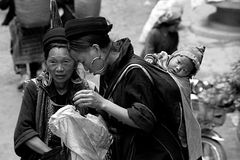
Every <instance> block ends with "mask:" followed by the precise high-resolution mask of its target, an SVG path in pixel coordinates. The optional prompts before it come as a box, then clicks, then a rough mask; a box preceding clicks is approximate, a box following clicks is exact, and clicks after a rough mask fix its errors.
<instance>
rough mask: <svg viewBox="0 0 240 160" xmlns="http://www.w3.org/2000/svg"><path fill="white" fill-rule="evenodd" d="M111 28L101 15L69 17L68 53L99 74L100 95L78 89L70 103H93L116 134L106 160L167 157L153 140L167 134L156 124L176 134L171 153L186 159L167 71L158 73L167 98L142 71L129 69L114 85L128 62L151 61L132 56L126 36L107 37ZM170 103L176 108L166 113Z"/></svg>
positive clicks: (177, 95)
mask: <svg viewBox="0 0 240 160" xmlns="http://www.w3.org/2000/svg"><path fill="white" fill-rule="evenodd" d="M111 28H112V25H111V24H108V23H107V20H106V19H105V18H104V17H88V18H82V19H73V20H69V21H68V22H67V23H66V25H65V30H66V37H67V39H68V40H69V43H70V48H71V52H70V53H71V55H72V57H74V58H75V59H76V60H78V61H79V62H80V63H82V64H83V65H84V67H85V68H86V69H87V70H89V71H90V72H91V73H93V74H100V94H98V93H96V92H94V91H92V90H81V91H79V92H77V93H76V94H75V96H74V98H73V100H74V104H75V105H76V106H78V107H84V106H91V107H93V108H95V109H96V110H98V111H99V112H100V113H101V114H102V115H103V117H104V119H105V120H106V122H107V123H108V126H109V130H110V132H111V133H112V134H113V135H114V142H113V145H112V146H111V150H110V151H109V154H108V155H109V157H110V158H109V157H108V158H109V159H120V160H129V159H137V160H146V159H149V160H154V159H156V160H157V159H158V160H159V159H170V155H169V154H168V152H166V150H165V149H164V148H162V146H161V145H160V144H159V143H158V141H157V138H159V136H169V134H167V135H166V134H162V133H159V130H158V127H159V123H163V124H164V125H166V126H167V127H168V128H169V130H168V131H171V132H172V134H170V135H171V136H173V137H174V138H169V137H168V138H165V139H167V142H168V140H169V141H171V140H173V141H175V140H176V141H175V143H174V144H177V146H178V147H179V148H178V149H176V150H175V149H174V147H169V148H171V149H173V150H174V152H175V153H177V152H180V154H179V155H178V157H177V158H176V159H178V160H179V159H183V157H187V151H186V150H185V149H184V148H183V147H182V146H180V145H179V144H180V140H179V136H180V135H179V134H178V129H179V126H180V123H179V122H180V121H181V120H180V119H181V116H182V115H181V113H180V105H179V104H180V103H181V97H180V96H181V95H180V92H179V89H178V86H177V84H176V83H175V82H174V80H173V79H172V78H171V77H170V75H168V74H167V73H166V72H159V74H160V75H161V78H162V80H161V82H160V84H161V85H162V86H163V87H162V88H161V89H162V92H165V91H166V92H165V93H169V94H165V95H166V97H165V96H160V95H158V94H157V93H156V92H155V91H156V90H155V87H154V85H153V83H151V80H150V79H149V77H148V76H147V75H146V74H145V73H144V72H143V71H142V70H141V69H132V70H131V71H129V72H128V73H127V74H126V76H125V77H124V78H123V79H122V80H121V81H119V83H118V85H117V86H116V87H115V89H113V87H114V85H115V84H116V83H117V80H118V78H119V77H120V74H121V73H122V71H123V70H124V69H125V67H126V66H127V65H128V64H129V63H131V62H133V61H135V60H138V61H141V62H142V64H143V65H144V66H145V67H146V68H147V67H149V68H150V67H151V65H150V64H148V63H147V62H145V61H144V60H143V59H141V58H139V57H138V56H136V55H135V54H134V52H133V47H132V44H131V42H130V40H129V39H128V38H125V39H120V40H118V41H116V42H113V41H111V40H110V38H109V35H108V32H110V30H111ZM171 95H174V96H171ZM170 102H171V103H170ZM170 107H173V108H175V111H174V112H172V111H169V108H170ZM179 120H180V121H179ZM154 135H155V136H154ZM155 138H156V139H155ZM185 138H186V137H185ZM171 144H172V143H170V144H168V145H171ZM186 159H187V158H186Z"/></svg>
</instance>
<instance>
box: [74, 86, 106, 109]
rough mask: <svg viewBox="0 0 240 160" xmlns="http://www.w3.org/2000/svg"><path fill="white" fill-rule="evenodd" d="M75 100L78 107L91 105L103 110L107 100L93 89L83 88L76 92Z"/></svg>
mask: <svg viewBox="0 0 240 160" xmlns="http://www.w3.org/2000/svg"><path fill="white" fill-rule="evenodd" d="M73 102H74V105H75V106H76V107H79V108H82V107H91V108H95V109H96V110H102V109H103V108H104V105H105V103H106V102H107V100H106V99H105V98H103V97H102V96H100V95H99V94H98V93H97V92H95V91H93V90H81V91H78V92H77V93H75V95H74V97H73Z"/></svg>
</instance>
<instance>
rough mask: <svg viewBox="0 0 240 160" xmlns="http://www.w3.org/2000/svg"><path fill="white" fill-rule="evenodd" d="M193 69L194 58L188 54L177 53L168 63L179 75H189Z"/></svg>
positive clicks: (169, 68)
mask: <svg viewBox="0 0 240 160" xmlns="http://www.w3.org/2000/svg"><path fill="white" fill-rule="evenodd" d="M193 69H194V64H193V62H192V60H191V59H189V58H188V57H186V56H181V55H177V56H175V57H173V58H171V59H170V61H169V63H168V70H169V71H170V72H171V73H173V74H175V75H177V76H179V77H185V76H189V75H190V74H191V72H192V71H193Z"/></svg>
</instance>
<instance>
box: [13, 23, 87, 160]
mask: <svg viewBox="0 0 240 160" xmlns="http://www.w3.org/2000/svg"><path fill="white" fill-rule="evenodd" d="M67 44H68V41H67V39H66V38H65V30H64V28H61V27H59V28H54V29H50V30H49V31H48V32H47V33H46V34H45V36H44V40H43V45H44V53H45V66H46V71H44V72H43V73H42V74H41V75H40V76H38V77H37V78H35V79H32V80H30V81H29V82H28V83H27V85H26V88H25V91H24V96H23V100H22V106H21V110H20V113H19V118H18V122H17V125H16V129H15V134H14V146H15V152H16V154H17V155H18V156H20V157H21V158H22V159H23V160H25V159H31V160H34V159H40V158H42V159H67V156H68V150H67V149H66V147H62V146H63V145H62V144H61V140H60V138H59V137H57V136H55V135H53V134H52V132H51V131H50V130H49V126H48V120H49V118H50V116H51V115H52V114H54V113H55V112H56V111H57V110H58V109H59V108H61V107H62V106H64V105H67V104H73V101H72V99H73V96H74V94H75V93H76V92H77V91H79V90H81V89H90V87H89V83H88V82H87V81H85V80H83V79H82V78H80V77H79V76H78V74H77V70H76V68H77V63H76V61H74V60H73V58H72V57H71V56H70V54H69V52H68V45H67ZM91 85H92V84H91Z"/></svg>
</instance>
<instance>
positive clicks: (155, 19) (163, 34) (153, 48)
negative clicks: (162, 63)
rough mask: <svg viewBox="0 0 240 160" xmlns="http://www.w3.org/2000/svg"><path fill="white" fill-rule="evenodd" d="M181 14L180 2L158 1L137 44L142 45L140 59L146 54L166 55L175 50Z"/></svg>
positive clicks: (172, 0)
mask: <svg viewBox="0 0 240 160" xmlns="http://www.w3.org/2000/svg"><path fill="white" fill-rule="evenodd" d="M182 14H183V1H182V0H159V1H158V2H157V4H156V5H155V6H154V8H153V9H152V11H151V13H150V15H149V17H148V19H147V21H146V23H145V24H144V26H143V29H142V33H141V35H140V37H139V42H140V43H142V44H143V45H144V47H143V50H142V53H141V57H143V58H144V56H145V55H146V54H151V53H160V52H161V51H165V52H167V53H168V54H171V53H173V52H174V51H175V50H177V47H178V42H179V35H178V25H179V23H180V22H181V17H182Z"/></svg>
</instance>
